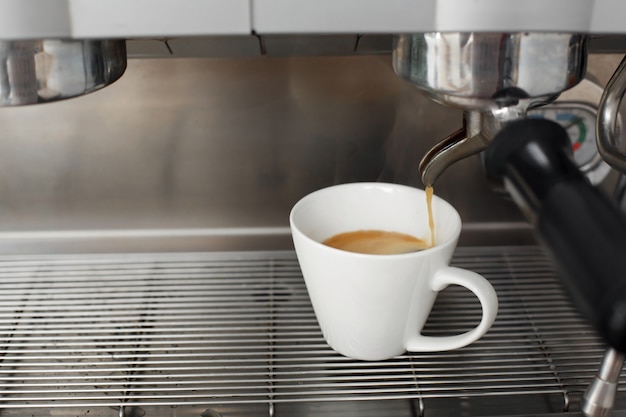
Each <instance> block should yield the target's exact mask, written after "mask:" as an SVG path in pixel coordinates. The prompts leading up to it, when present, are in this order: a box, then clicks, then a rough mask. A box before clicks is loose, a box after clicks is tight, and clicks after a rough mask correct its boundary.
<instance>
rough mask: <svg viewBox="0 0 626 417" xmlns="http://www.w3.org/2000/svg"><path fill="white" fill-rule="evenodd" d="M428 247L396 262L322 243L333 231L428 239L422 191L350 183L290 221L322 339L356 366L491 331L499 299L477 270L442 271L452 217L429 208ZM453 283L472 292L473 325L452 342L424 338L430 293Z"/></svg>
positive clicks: (306, 205)
mask: <svg viewBox="0 0 626 417" xmlns="http://www.w3.org/2000/svg"><path fill="white" fill-rule="evenodd" d="M432 206H433V214H434V220H435V246H434V247H432V248H429V249H426V250H423V251H419V252H412V253H406V254H397V255H368V254H361V253H354V252H348V251H344V250H339V249H335V248H331V247H329V246H326V245H324V244H322V243H321V242H323V241H324V240H326V239H327V238H329V237H331V236H334V235H336V234H338V233H343V232H351V231H357V230H385V231H395V232H401V233H407V234H410V235H413V236H415V237H418V238H427V239H429V237H430V231H429V227H428V216H427V208H426V193H425V192H424V191H422V190H419V189H417V188H412V187H407V186H403V185H397V184H386V183H352V184H343V185H337V186H332V187H329V188H324V189H321V190H318V191H315V192H313V193H311V194H309V195H307V196H305V197H304V198H302V199H301V200H300V201H299V202H298V203H296V205H295V206H294V207H293V209H292V211H291V214H290V216H289V220H290V225H291V233H292V236H293V241H294V245H295V249H296V254H297V257H298V261H299V263H300V268H301V270H302V274H303V276H304V280H305V283H306V287H307V290H308V292H309V296H310V298H311V302H312V304H313V309H314V310H315V315H316V317H317V320H318V322H319V324H320V327H321V329H322V333H323V334H324V338H325V339H326V342H327V343H328V344H329V345H330V347H332V348H333V349H334V350H335V351H337V352H339V353H341V354H343V355H345V356H348V357H351V358H355V359H363V360H383V359H388V358H392V357H394V356H397V355H400V354H402V353H404V352H406V351H410V352H433V351H444V350H451V349H456V348H460V347H463V346H466V345H468V344H470V343H472V342H474V341H476V340H477V339H479V338H480V337H482V336H483V335H484V334H485V333H486V332H487V330H488V329H489V328H490V327H491V325H492V324H493V321H494V320H495V318H496V314H497V310H498V299H497V296H496V293H495V291H494V289H493V287H492V286H491V284H489V282H488V281H487V280H486V279H485V278H483V277H482V276H481V275H478V274H477V273H475V272H472V271H468V270H465V269H460V268H455V267H451V266H449V264H450V259H451V258H452V254H453V252H454V249H455V247H456V244H457V241H458V238H459V234H460V232H461V218H460V216H459V214H458V213H457V211H456V210H455V209H454V207H452V206H451V205H450V204H448V203H447V202H446V201H444V200H443V199H441V198H438V197H437V196H434V197H433V201H432ZM450 284H455V285H461V286H463V287H466V288H468V289H469V290H470V291H472V292H473V293H474V294H475V295H476V296H477V298H478V301H479V302H480V304H481V306H482V318H481V321H480V323H479V324H478V326H477V327H475V328H473V329H472V330H470V331H468V332H466V333H462V334H459V335H453V336H441V337H437V336H423V335H422V334H421V330H422V327H423V326H424V323H425V322H426V320H427V318H428V315H429V314H430V311H431V308H432V306H433V304H434V302H435V298H436V297H437V293H438V292H439V291H441V290H443V289H444V288H445V287H447V286H448V285H450Z"/></svg>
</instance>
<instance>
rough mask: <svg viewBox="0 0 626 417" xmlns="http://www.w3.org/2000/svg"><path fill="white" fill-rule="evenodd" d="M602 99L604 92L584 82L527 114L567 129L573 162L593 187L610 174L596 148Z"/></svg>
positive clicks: (592, 84) (591, 83)
mask: <svg viewBox="0 0 626 417" xmlns="http://www.w3.org/2000/svg"><path fill="white" fill-rule="evenodd" d="M601 96H602V88H601V87H600V86H599V85H597V84H595V83H593V82H592V81H589V80H587V79H585V80H583V82H581V84H579V85H578V86H576V87H575V88H573V89H572V90H570V91H567V92H565V93H563V94H562V95H561V97H560V98H559V99H558V100H557V101H555V102H554V103H551V104H549V105H547V106H543V107H539V108H536V109H533V110H531V111H529V112H528V117H541V118H545V119H549V120H553V121H555V122H557V123H559V124H560V125H561V126H563V127H564V128H565V130H566V131H567V133H568V135H569V138H570V142H571V144H572V152H573V155H574V162H575V163H576V165H578V168H579V169H580V170H581V171H582V173H583V174H585V175H586V176H587V178H589V180H590V181H591V183H592V184H594V185H598V184H600V183H601V182H602V181H603V180H604V179H605V178H606V176H607V175H608V174H609V172H610V171H611V168H610V167H609V165H608V164H606V163H605V162H604V160H603V159H602V157H601V156H600V154H599V153H598V148H597V145H596V119H597V115H598V107H597V106H598V103H599V101H600V97H601ZM620 122H621V121H620ZM619 125H620V123H619V122H618V126H619Z"/></svg>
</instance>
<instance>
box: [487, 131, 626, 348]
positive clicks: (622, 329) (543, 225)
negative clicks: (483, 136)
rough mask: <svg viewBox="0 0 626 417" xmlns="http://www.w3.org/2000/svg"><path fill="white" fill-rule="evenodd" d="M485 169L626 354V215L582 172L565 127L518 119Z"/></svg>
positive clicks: (573, 292) (572, 291)
mask: <svg viewBox="0 0 626 417" xmlns="http://www.w3.org/2000/svg"><path fill="white" fill-rule="evenodd" d="M485 168H486V170H487V175H488V176H489V177H491V178H493V179H495V180H499V181H504V182H505V184H506V188H507V189H508V190H509V191H510V192H511V194H512V195H513V197H514V199H515V201H516V202H517V203H518V205H519V206H520V207H521V208H522V211H523V212H524V213H525V214H526V215H527V217H528V218H529V219H530V220H531V221H532V222H533V223H534V225H535V230H536V231H537V233H538V237H539V239H540V240H541V242H542V243H543V244H544V245H545V246H546V247H547V248H548V249H549V251H550V252H551V254H552V255H553V257H554V260H555V261H556V264H557V267H558V268H559V275H560V278H561V281H562V282H563V285H564V287H565V289H566V291H567V292H568V293H569V295H570V297H571V299H572V301H573V303H574V305H575V306H576V307H577V308H578V310H579V311H580V312H581V313H582V314H583V315H584V316H585V317H586V318H587V320H588V321H589V322H590V323H591V324H592V325H593V326H594V327H595V328H596V330H597V331H598V332H599V333H600V334H601V335H602V336H603V337H604V339H605V340H606V342H607V343H608V344H609V345H611V346H612V347H614V348H615V349H617V350H619V351H621V352H626V218H625V217H624V215H623V214H622V213H621V212H620V210H619V209H618V207H617V206H616V204H615V203H614V202H613V201H612V200H610V199H609V198H608V197H607V196H606V195H604V194H603V193H601V192H600V191H599V190H597V189H596V188H595V187H593V186H592V185H591V184H590V183H589V182H588V180H587V179H586V178H585V176H584V175H583V174H582V173H580V171H579V170H578V168H577V167H576V165H575V164H574V162H573V160H572V157H571V145H570V142H569V138H568V136H567V133H566V132H565V130H564V129H563V128H562V127H561V126H560V125H558V124H557V123H554V122H551V121H548V120H543V119H526V120H520V121H516V122H513V123H511V124H509V125H507V126H506V127H505V128H504V129H502V130H501V131H500V132H499V133H498V135H496V137H495V138H494V140H493V141H492V143H491V144H490V146H489V148H488V149H487V150H486V152H485Z"/></svg>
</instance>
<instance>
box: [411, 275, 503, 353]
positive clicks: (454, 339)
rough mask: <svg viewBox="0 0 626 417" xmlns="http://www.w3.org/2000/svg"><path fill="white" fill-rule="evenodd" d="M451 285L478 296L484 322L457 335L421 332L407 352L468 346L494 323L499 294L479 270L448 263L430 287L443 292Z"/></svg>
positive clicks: (412, 341) (413, 339)
mask: <svg viewBox="0 0 626 417" xmlns="http://www.w3.org/2000/svg"><path fill="white" fill-rule="evenodd" d="M448 285H460V286H462V287H465V288H467V289H468V290H470V291H471V292H473V293H474V294H475V295H476V297H478V300H479V301H480V305H481V307H482V310H483V315H482V318H481V320H480V323H479V324H478V326H476V327H475V328H473V329H472V330H470V331H468V332H465V333H462V334H458V335H454V336H441V337H438V336H423V335H421V334H418V335H416V336H413V337H411V338H409V339H408V341H407V346H406V350H407V351H409V352H435V351H444V350H452V349H457V348H460V347H463V346H467V345H469V344H470V343H472V342H475V341H476V340H478V339H479V338H480V337H482V336H483V335H484V334H485V333H487V330H489V328H490V327H491V325H492V324H493V322H494V320H495V319H496V315H497V313H498V297H497V295H496V291H495V290H494V289H493V287H492V286H491V284H490V283H489V281H487V280H486V279H485V278H484V277H482V276H481V275H479V274H477V273H476V272H472V271H468V270H466V269H461V268H455V267H451V266H448V267H445V268H442V269H440V270H438V271H437V272H436V273H435V275H434V276H433V279H432V280H431V284H430V286H431V289H432V290H433V291H437V292H439V291H441V290H443V289H444V288H446V287H447V286H448Z"/></svg>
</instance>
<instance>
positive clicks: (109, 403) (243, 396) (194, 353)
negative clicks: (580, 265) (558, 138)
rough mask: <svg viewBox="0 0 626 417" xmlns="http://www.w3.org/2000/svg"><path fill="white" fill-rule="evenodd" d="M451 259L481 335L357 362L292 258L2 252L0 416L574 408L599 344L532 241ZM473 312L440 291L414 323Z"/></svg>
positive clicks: (456, 326) (463, 319)
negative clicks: (334, 343) (483, 313)
mask: <svg viewBox="0 0 626 417" xmlns="http://www.w3.org/2000/svg"><path fill="white" fill-rule="evenodd" d="M453 263H454V265H456V266H460V267H463V268H468V269H472V270H474V271H477V272H479V273H481V274H483V275H484V276H485V277H486V278H487V279H489V281H490V282H491V283H492V284H493V285H494V287H495V288H496V291H497V292H498V295H499V300H500V312H499V315H498V318H497V320H496V322H495V324H494V326H493V328H492V329H491V330H490V331H489V333H488V334H487V335H486V336H485V337H483V338H482V339H481V340H479V341H478V342H476V343H474V344H472V345H470V346H468V347H466V348H463V349H459V350H456V351H452V352H444V353H432V354H424V353H419V354H407V355H404V356H400V357H397V358H394V359H392V360H388V361H384V362H362V361H355V360H350V359H347V358H345V357H342V356H341V355H339V354H336V353H334V352H333V351H332V350H331V349H330V348H329V347H328V346H327V345H326V344H325V342H324V340H323V338H322V335H321V333H320V330H319V327H318V325H317V322H316V320H315V316H314V314H313V310H312V308H311V305H310V303H309V299H308V295H307V292H306V288H305V286H304V282H303V280H302V276H301V274H300V270H299V267H298V263H297V261H296V258H295V255H294V254H293V252H236V253H187V254H180V253H165V254H162V253H159V254H121V255H76V256H69V255H51V256H12V257H3V258H0V278H1V279H0V415H2V416H13V415H28V416H37V415H77V416H78V415H81V416H85V415H91V416H94V415H107V416H108V415H110V416H122V415H126V416H144V415H145V416H150V415H158V416H170V415H171V416H186V415H196V416H202V417H215V416H220V415H221V416H230V415H242V414H245V415H306V416H312V415H329V414H332V415H345V416H348V415H350V416H353V415H359V416H370V415H371V416H374V415H376V416H381V415H389V416H404V415H407V416H419V415H427V416H438V415H442V416H443V415H446V416H449V415H463V416H472V415H480V416H486V415H515V414H521V413H524V414H531V413H532V414H540V413H562V412H565V411H576V410H577V408H578V403H579V401H580V397H581V395H582V392H583V391H584V390H585V389H586V387H587V385H588V384H589V382H590V381H591V378H592V377H593V375H594V373H595V372H596V371H597V369H598V368H599V365H600V362H601V358H602V354H603V352H604V346H603V344H602V342H601V341H600V340H599V339H598V337H597V336H596V334H595V333H594V332H593V331H592V330H591V329H590V328H589V327H588V326H587V325H586V324H585V322H584V321H583V320H582V319H581V318H580V317H579V315H578V314H577V312H576V311H575V310H574V309H573V308H572V306H571V305H570V304H569V302H568V300H567V298H566V297H565V296H564V294H563V292H562V289H561V287H560V284H559V282H558V281H557V278H556V277H555V272H554V269H553V266H552V264H551V262H550V260H549V259H548V258H547V257H546V256H545V254H544V253H543V252H542V251H541V250H540V249H539V248H536V247H527V246H524V247H494V248H476V247H465V248H459V249H458V250H457V252H456V254H455V257H454V261H453ZM479 318H480V307H479V305H478V302H477V301H476V300H475V299H474V298H473V295H472V294H471V293H470V292H469V291H467V290H465V289H463V288H459V287H450V288H448V289H446V290H445V291H444V292H443V293H442V294H441V295H440V297H439V298H438V301H437V303H436V305H435V311H434V312H433V314H432V315H431V317H430V319H429V322H428V325H427V329H426V331H425V332H427V333H430V334H450V333H458V332H460V331H463V330H465V329H468V328H470V327H473V326H474V325H475V324H476V323H477V322H478V320H479ZM623 397H624V395H623V394H621V393H620V394H619V398H618V403H619V404H620V405H621V404H622V403H623V402H624V399H623ZM59 408H63V409H66V410H65V411H63V410H59ZM55 410H56V411H55Z"/></svg>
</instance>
